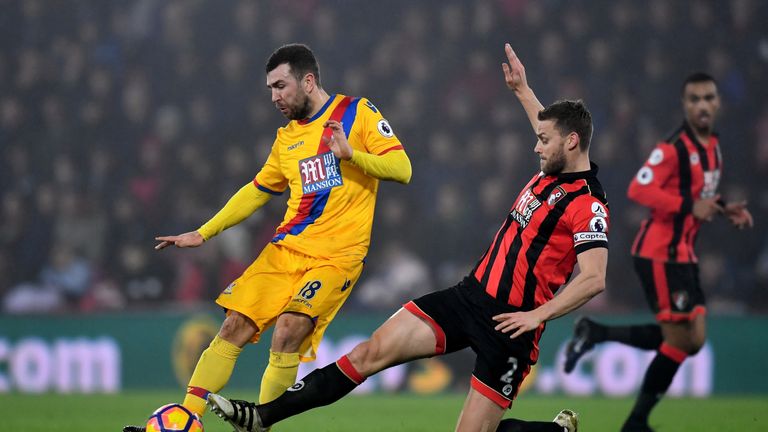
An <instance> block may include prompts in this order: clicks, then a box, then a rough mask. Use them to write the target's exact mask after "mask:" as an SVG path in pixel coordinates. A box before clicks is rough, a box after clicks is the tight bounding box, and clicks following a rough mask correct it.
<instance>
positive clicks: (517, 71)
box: [501, 44, 528, 93]
mask: <svg viewBox="0 0 768 432" xmlns="http://www.w3.org/2000/svg"><path fill="white" fill-rule="evenodd" d="M504 51H505V52H506V53H507V60H508V61H509V63H502V64H501V68H502V69H503V70H504V81H506V82H507V87H508V88H509V89H510V90H512V91H514V92H515V93H519V92H521V91H523V90H525V89H526V88H528V80H527V79H526V77H525V66H523V63H522V62H521V61H520V59H519V58H518V57H517V54H515V51H514V50H513V49H512V45H510V44H505V45H504Z"/></svg>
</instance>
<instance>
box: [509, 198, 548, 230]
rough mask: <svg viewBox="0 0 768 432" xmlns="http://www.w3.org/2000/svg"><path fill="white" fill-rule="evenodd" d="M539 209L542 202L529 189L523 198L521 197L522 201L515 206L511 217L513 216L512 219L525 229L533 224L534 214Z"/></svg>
mask: <svg viewBox="0 0 768 432" xmlns="http://www.w3.org/2000/svg"><path fill="white" fill-rule="evenodd" d="M539 207H541V201H539V200H538V199H536V196H535V195H534V194H533V192H531V190H530V189H528V190H526V191H525V192H524V193H523V195H522V196H520V199H519V200H518V201H517V205H515V208H514V209H513V210H512V212H511V213H510V214H509V215H510V216H512V219H514V220H515V221H517V223H519V224H520V226H521V227H523V228H525V227H526V226H528V224H529V223H530V222H531V217H533V212H535V211H536V209H538V208H539Z"/></svg>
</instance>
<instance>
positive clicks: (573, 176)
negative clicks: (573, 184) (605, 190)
mask: <svg viewBox="0 0 768 432" xmlns="http://www.w3.org/2000/svg"><path fill="white" fill-rule="evenodd" d="M589 168H590V169H589V171H577V172H569V173H560V174H558V175H557V179H558V180H561V181H573V180H579V179H585V178H589V177H595V176H596V175H597V171H598V170H599V169H600V168H599V167H598V166H597V164H596V163H594V162H591V161H590V162H589Z"/></svg>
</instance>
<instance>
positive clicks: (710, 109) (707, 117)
mask: <svg viewBox="0 0 768 432" xmlns="http://www.w3.org/2000/svg"><path fill="white" fill-rule="evenodd" d="M683 108H684V109H685V118H686V120H687V121H688V124H689V125H690V126H691V127H692V128H694V129H696V131H697V132H699V133H709V132H711V131H712V129H713V128H714V124H715V117H717V112H718V110H719V109H720V96H719V95H718V94H717V86H716V85H715V83H713V82H711V81H705V82H696V83H688V85H686V86H685V91H684V92H683Z"/></svg>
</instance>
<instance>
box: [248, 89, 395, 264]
mask: <svg viewBox="0 0 768 432" xmlns="http://www.w3.org/2000/svg"><path fill="white" fill-rule="evenodd" d="M329 119H332V120H336V121H339V122H341V124H342V126H343V128H344V132H345V134H346V135H347V140H348V141H349V144H350V145H351V146H352V148H353V149H354V150H355V151H362V152H366V153H371V154H376V155H381V154H384V153H387V152H390V151H403V146H402V144H401V143H400V141H399V140H398V139H397V137H396V136H395V134H394V133H393V131H392V128H391V127H390V126H389V123H388V122H387V120H385V119H384V117H383V116H382V115H381V113H380V112H379V110H378V109H377V108H376V107H375V106H374V105H373V104H372V103H371V102H370V101H368V100H367V99H365V98H355V97H349V96H344V95H340V94H336V95H332V96H331V97H330V99H329V100H328V102H326V104H325V105H324V106H323V107H322V108H321V109H320V111H318V113H317V114H315V115H314V116H313V117H312V118H310V119H307V120H299V121H297V120H292V121H291V122H290V123H288V124H287V125H286V126H284V127H282V128H280V129H278V131H277V138H276V139H275V142H274V144H273V145H272V150H271V152H270V154H269V158H268V159H267V162H266V163H265V164H264V166H263V167H262V169H261V171H260V172H259V173H258V174H257V175H256V178H255V179H254V183H255V184H256V187H258V188H259V190H262V191H264V192H268V193H271V194H275V195H280V194H282V193H283V192H284V191H285V190H286V189H290V197H289V198H288V209H287V211H286V213H285V218H284V219H283V222H282V223H281V224H280V226H279V227H278V228H277V230H276V232H275V236H274V237H273V238H272V242H273V243H276V244H279V245H282V246H284V247H287V248H290V249H293V250H295V251H298V252H300V253H303V254H306V255H309V256H311V257H315V258H321V259H322V258H345V259H351V260H357V259H360V260H362V259H363V258H364V257H365V255H366V254H367V253H368V246H369V244H370V240H371V226H372V224H373V213H374V208H375V204H376V191H377V190H378V187H379V180H378V179H376V178H374V177H371V176H368V175H366V174H365V173H364V172H363V171H362V170H361V169H360V168H358V167H357V166H355V165H352V164H351V163H348V162H346V161H340V160H339V159H338V158H336V157H335V156H334V154H333V153H332V152H331V150H330V149H329V148H328V146H327V145H326V144H325V143H323V140H322V137H323V136H327V137H330V135H331V130H330V129H328V128H323V124H324V123H325V122H326V121H327V120H329Z"/></svg>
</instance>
